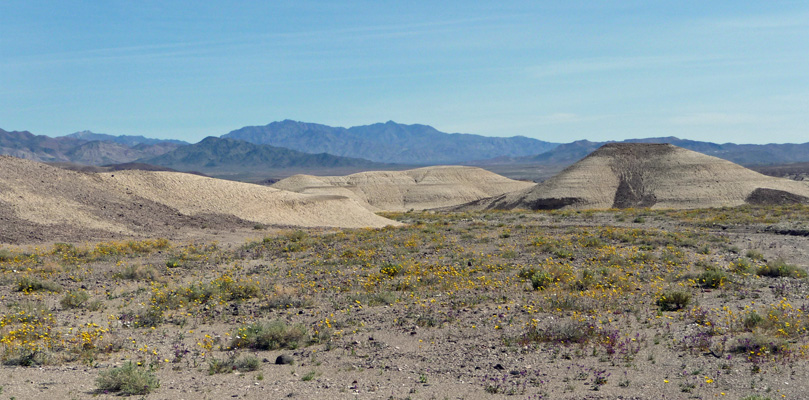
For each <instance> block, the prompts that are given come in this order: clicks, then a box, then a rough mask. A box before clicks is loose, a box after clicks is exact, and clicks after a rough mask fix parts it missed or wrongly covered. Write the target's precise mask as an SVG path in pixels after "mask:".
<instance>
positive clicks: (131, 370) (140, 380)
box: [96, 361, 160, 396]
mask: <svg viewBox="0 0 809 400" xmlns="http://www.w3.org/2000/svg"><path fill="white" fill-rule="evenodd" d="M96 387H97V388H98V391H99V392H102V393H103V392H116V393H119V394H121V395H124V396H130V395H146V394H149V393H150V392H151V391H153V390H155V389H157V388H158V387H160V382H159V381H158V380H157V377H155V375H154V372H153V371H152V370H151V369H150V368H147V367H143V366H138V365H136V364H133V363H132V361H129V362H127V363H126V364H124V365H123V366H120V367H115V368H113V369H111V370H108V371H102V372H101V373H100V374H98V379H96Z"/></svg>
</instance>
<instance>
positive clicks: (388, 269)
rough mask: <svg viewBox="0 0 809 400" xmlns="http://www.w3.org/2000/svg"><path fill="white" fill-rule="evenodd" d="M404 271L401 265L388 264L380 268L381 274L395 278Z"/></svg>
mask: <svg viewBox="0 0 809 400" xmlns="http://www.w3.org/2000/svg"><path fill="white" fill-rule="evenodd" d="M403 269H404V268H403V267H402V265H401V264H391V263H387V264H385V265H383V266H382V267H380V268H379V272H380V273H382V274H385V275H387V276H389V277H391V278H393V277H395V276H397V275H399V274H401V273H402V270H403Z"/></svg>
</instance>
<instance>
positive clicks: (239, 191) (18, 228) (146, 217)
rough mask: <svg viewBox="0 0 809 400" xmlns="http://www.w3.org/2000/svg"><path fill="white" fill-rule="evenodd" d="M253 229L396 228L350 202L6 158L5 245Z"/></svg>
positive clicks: (1, 200) (1, 235)
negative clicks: (209, 229) (255, 226)
mask: <svg viewBox="0 0 809 400" xmlns="http://www.w3.org/2000/svg"><path fill="white" fill-rule="evenodd" d="M251 224H267V225H276V226H299V227H354V228H356V227H382V226H386V225H396V224H397V223H396V222H393V221H390V220H388V219H385V218H382V217H379V216H377V215H375V214H373V213H372V212H370V211H369V210H368V209H366V208H365V207H363V206H362V205H360V204H359V203H357V202H356V201H354V200H352V199H348V198H345V197H339V196H319V195H307V194H301V193H293V192H286V191H282V190H278V189H274V188H270V187H266V186H261V185H253V184H248V183H241V182H232V181H224V180H219V179H213V178H207V177H202V176H197V175H191V174H185V173H178V172H165V171H160V172H155V171H118V172H114V173H98V174H93V173H81V172H75V171H68V170H64V169H61V168H56V167H52V166H49V165H45V164H41V163H38V162H33V161H29V160H23V159H19V158H15V157H8V156H0V226H2V230H0V242H5V243H22V242H35V241H54V240H64V239H69V240H71V241H72V242H75V241H80V240H91V239H102V238H109V237H114V236H127V235H129V236H138V235H147V236H154V235H159V234H161V233H162V232H171V231H174V230H178V229H186V228H194V227H205V226H211V227H220V228H227V227H230V226H244V225H251Z"/></svg>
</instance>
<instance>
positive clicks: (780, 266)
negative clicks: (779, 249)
mask: <svg viewBox="0 0 809 400" xmlns="http://www.w3.org/2000/svg"><path fill="white" fill-rule="evenodd" d="M756 274H758V275H760V276H766V277H768V278H780V277H786V278H806V270H805V269H803V268H798V267H796V266H794V265H791V264H787V263H786V261H784V260H783V259H781V258H779V259H777V260H775V261H772V262H768V263H767V264H766V265H763V266H761V267H759V269H758V271H756Z"/></svg>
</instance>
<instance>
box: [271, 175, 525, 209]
mask: <svg viewBox="0 0 809 400" xmlns="http://www.w3.org/2000/svg"><path fill="white" fill-rule="evenodd" d="M532 186H533V183H530V182H521V181H515V180H511V179H508V178H506V177H503V176H500V175H497V174H494V173H492V172H489V171H486V170H483V169H480V168H474V167H461V166H438V167H425V168H417V169H412V170H407V171H371V172H361V173H357V174H352V175H346V176H312V175H295V176H291V177H289V178H286V179H283V180H281V181H279V182H276V183H275V184H273V185H272V187H274V188H277V189H283V190H289V191H293V192H299V193H308V194H324V195H326V194H328V195H340V196H346V197H349V198H352V199H355V200H357V201H358V202H360V203H362V204H364V205H365V206H366V207H367V208H368V209H370V210H373V211H406V210H411V209H413V210H424V209H429V208H438V207H447V206H452V205H458V204H463V203H466V202H470V201H474V200H478V199H482V198H486V197H491V196H495V195H500V194H503V193H507V192H513V191H517V190H522V189H525V188H528V187H532Z"/></svg>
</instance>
